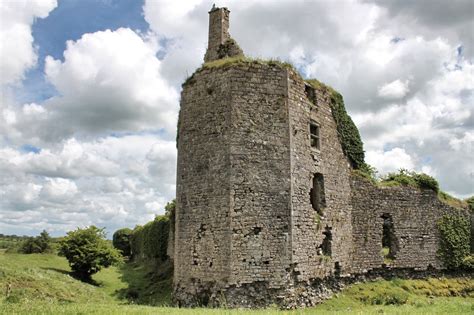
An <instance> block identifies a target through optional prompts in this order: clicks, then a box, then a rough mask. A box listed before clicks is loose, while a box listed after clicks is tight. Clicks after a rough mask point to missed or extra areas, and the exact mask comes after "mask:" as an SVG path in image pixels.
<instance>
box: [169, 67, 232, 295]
mask: <svg viewBox="0 0 474 315" xmlns="http://www.w3.org/2000/svg"><path fill="white" fill-rule="evenodd" d="M229 90H230V82H229V76H228V75H227V72H226V71H215V72H213V71H202V72H200V73H196V74H195V75H194V77H193V78H191V79H190V80H189V81H188V82H187V84H186V85H185V86H184V88H183V92H182V94H181V109H180V114H179V126H178V134H179V138H178V165H177V169H178V173H177V187H176V226H175V229H176V234H175V253H174V260H175V270H174V284H175V288H176V289H177V290H178V291H179V290H184V291H186V292H193V290H196V289H195V286H199V285H202V283H201V282H216V283H223V282H225V281H226V279H227V278H228V276H229V274H230V243H231V229H230V217H229V198H230V154H229V150H230V146H229V137H230V136H231V134H230V114H231V111H230V94H229V92H228V91H229ZM183 294H184V295H185V293H183ZM178 295H179V294H178Z"/></svg>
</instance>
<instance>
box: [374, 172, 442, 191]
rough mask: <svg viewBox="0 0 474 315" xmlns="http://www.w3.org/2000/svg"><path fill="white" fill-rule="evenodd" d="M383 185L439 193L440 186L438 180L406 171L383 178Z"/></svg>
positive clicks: (389, 174)
mask: <svg viewBox="0 0 474 315" xmlns="http://www.w3.org/2000/svg"><path fill="white" fill-rule="evenodd" d="M382 183H383V184H384V185H387V186H391V184H392V183H395V184H401V185H405V186H412V187H418V188H421V189H431V190H433V191H434V192H436V193H438V192H439V184H438V181H437V180H436V179H434V178H433V177H431V176H430V175H427V174H424V173H416V172H410V171H408V170H406V169H403V168H402V169H400V170H399V171H398V173H388V174H387V175H385V176H384V177H383V178H382Z"/></svg>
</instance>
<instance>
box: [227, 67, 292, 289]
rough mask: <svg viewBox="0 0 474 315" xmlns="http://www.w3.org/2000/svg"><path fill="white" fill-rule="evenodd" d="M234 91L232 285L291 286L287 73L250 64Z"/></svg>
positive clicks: (234, 74)
mask: <svg viewBox="0 0 474 315" xmlns="http://www.w3.org/2000/svg"><path fill="white" fill-rule="evenodd" d="M229 77H230V82H231V89H230V90H229V91H228V93H230V95H231V104H230V107H231V134H232V137H231V138H230V139H229V140H230V182H231V196H230V213H231V233H232V247H231V270H232V274H231V275H230V278H229V285H234V284H236V285H241V284H245V283H253V282H265V283H267V284H268V286H269V287H281V286H284V285H285V284H286V278H285V276H286V272H285V269H286V267H287V266H288V265H289V257H288V256H289V253H288V252H289V233H290V145H289V124H288V103H287V100H286V85H287V80H286V79H287V70H286V69H284V68H282V67H280V66H276V65H274V66H271V65H265V64H256V63H248V64H244V65H239V66H236V67H233V68H232V70H230V71H229Z"/></svg>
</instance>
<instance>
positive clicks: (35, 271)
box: [0, 251, 474, 315]
mask: <svg viewBox="0 0 474 315" xmlns="http://www.w3.org/2000/svg"><path fill="white" fill-rule="evenodd" d="M69 271H70V269H69V267H68V264H67V262H66V260H65V259H64V258H62V257H58V256H56V255H39V254H34V255H22V254H4V253H3V252H2V251H0V289H1V290H0V293H1V297H0V314H198V315H199V314H334V313H337V314H473V313H474V280H473V279H472V278H471V279H466V278H454V279H445V278H442V279H434V278H433V279H428V280H400V279H395V280H392V281H376V282H372V283H364V284H357V285H353V286H351V287H349V288H347V289H346V290H344V291H343V292H341V293H340V294H338V295H337V296H336V297H334V298H333V299H331V300H328V301H326V302H325V303H323V304H321V305H319V306H317V307H315V308H308V309H304V310H296V311H280V310H277V309H267V310H250V311H249V310H226V309H178V308H171V307H166V306H145V305H131V304H130V302H129V300H127V298H128V299H133V300H134V301H135V302H136V303H151V304H155V305H166V304H167V303H169V296H170V295H169V289H170V281H169V280H163V279H161V280H160V278H159V277H157V278H154V277H153V276H151V277H150V269H149V268H146V267H143V266H140V265H136V264H135V265H127V266H124V267H122V268H116V267H113V268H109V269H106V270H103V271H101V272H100V273H99V274H97V275H95V277H94V280H95V281H96V282H97V285H91V284H85V283H82V282H80V281H78V280H76V279H74V278H72V277H71V276H69V274H68V273H69ZM149 279H153V280H152V281H150V280H149ZM147 281H148V282H147ZM7 284H10V285H11V294H10V296H9V297H8V298H7V297H6V296H5V293H6V288H7ZM158 291H161V292H158ZM385 304H394V305H385Z"/></svg>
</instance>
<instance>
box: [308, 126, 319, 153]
mask: <svg viewBox="0 0 474 315" xmlns="http://www.w3.org/2000/svg"><path fill="white" fill-rule="evenodd" d="M309 134H310V140H311V147H312V148H315V149H318V150H319V149H320V147H321V138H320V136H319V125H318V124H317V123H315V122H311V123H310V124H309Z"/></svg>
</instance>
